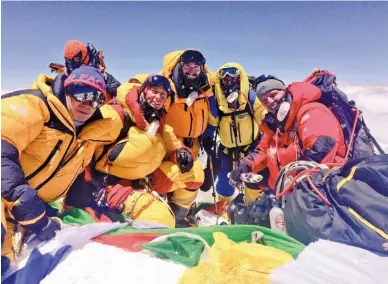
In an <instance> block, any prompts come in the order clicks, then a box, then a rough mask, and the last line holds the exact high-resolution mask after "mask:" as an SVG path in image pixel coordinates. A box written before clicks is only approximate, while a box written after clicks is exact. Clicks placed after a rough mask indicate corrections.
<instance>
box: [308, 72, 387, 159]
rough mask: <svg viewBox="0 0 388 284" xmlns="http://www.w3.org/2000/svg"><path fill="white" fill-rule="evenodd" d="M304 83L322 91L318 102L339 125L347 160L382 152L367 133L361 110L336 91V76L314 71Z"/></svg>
mask: <svg viewBox="0 0 388 284" xmlns="http://www.w3.org/2000/svg"><path fill="white" fill-rule="evenodd" d="M304 82H308V83H311V84H313V85H315V86H317V87H318V88H320V89H321V91H322V96H321V98H320V100H319V101H318V102H320V103H322V104H324V105H325V106H327V107H328V108H329V109H330V110H331V112H332V113H333V114H334V116H335V117H336V118H337V120H338V122H339V123H340V125H341V128H342V131H343V134H344V139H345V145H346V147H347V148H348V149H349V148H350V151H349V155H348V159H356V158H362V157H367V156H372V155H375V154H376V153H375V149H374V147H373V145H374V146H375V147H376V149H378V150H379V152H380V153H381V154H384V151H383V150H382V148H381V147H380V145H379V144H378V143H377V141H376V139H375V138H374V137H373V136H372V135H371V133H370V132H369V129H368V127H367V126H366V124H365V121H364V119H363V117H362V115H361V113H362V112H361V110H359V109H358V108H357V107H356V103H355V102H354V101H349V100H348V98H347V96H346V94H345V93H343V92H342V91H341V90H340V89H338V87H337V84H336V76H335V75H333V74H331V73H330V72H328V71H326V70H315V71H314V72H313V73H312V74H311V75H310V76H308V77H307V78H306V79H305V80H304Z"/></svg>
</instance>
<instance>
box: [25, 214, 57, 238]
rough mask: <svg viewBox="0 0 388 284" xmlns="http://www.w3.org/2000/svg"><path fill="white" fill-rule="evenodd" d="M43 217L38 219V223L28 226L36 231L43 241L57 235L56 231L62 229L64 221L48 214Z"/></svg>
mask: <svg viewBox="0 0 388 284" xmlns="http://www.w3.org/2000/svg"><path fill="white" fill-rule="evenodd" d="M42 219H43V220H39V221H38V224H33V225H29V226H26V228H27V229H29V230H31V231H32V232H33V233H35V234H36V236H37V238H38V239H39V240H40V241H42V242H43V241H48V240H51V239H52V238H54V237H55V235H56V231H59V230H60V229H62V221H61V220H60V219H59V218H56V217H53V218H49V217H47V216H45V217H43V218H42ZM42 225H43V226H42Z"/></svg>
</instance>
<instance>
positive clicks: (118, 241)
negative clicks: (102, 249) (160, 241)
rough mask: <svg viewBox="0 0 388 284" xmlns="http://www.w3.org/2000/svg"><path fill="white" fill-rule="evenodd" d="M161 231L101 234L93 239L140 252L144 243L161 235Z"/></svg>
mask: <svg viewBox="0 0 388 284" xmlns="http://www.w3.org/2000/svg"><path fill="white" fill-rule="evenodd" d="M163 235H164V234H161V233H128V234H123V235H101V236H98V237H96V238H94V239H93V240H94V241H96V242H99V243H103V244H107V245H112V246H115V247H119V248H122V249H124V250H127V251H132V252H139V251H142V250H143V249H142V247H141V246H142V245H144V244H147V243H149V242H150V241H152V240H154V239H156V238H157V237H159V236H163Z"/></svg>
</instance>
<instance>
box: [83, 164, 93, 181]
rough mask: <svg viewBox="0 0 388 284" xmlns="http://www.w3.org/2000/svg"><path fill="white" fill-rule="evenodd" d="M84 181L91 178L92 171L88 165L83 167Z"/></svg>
mask: <svg viewBox="0 0 388 284" xmlns="http://www.w3.org/2000/svg"><path fill="white" fill-rule="evenodd" d="M84 177H85V181H86V182H91V181H92V179H93V174H92V171H91V170H90V168H89V167H86V168H85V173H84Z"/></svg>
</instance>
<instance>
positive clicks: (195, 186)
mask: <svg viewBox="0 0 388 284" xmlns="http://www.w3.org/2000/svg"><path fill="white" fill-rule="evenodd" d="M202 184H203V182H186V183H185V185H186V189H187V190H197V189H198V188H200V187H201V185H202Z"/></svg>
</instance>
